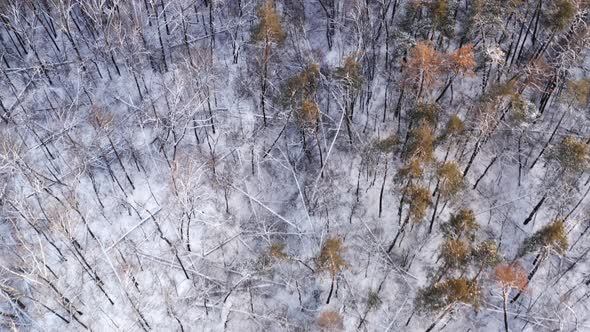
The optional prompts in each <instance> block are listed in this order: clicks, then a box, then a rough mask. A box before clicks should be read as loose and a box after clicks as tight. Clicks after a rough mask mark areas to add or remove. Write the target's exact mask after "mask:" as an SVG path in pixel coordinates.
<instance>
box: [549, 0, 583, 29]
mask: <svg viewBox="0 0 590 332" xmlns="http://www.w3.org/2000/svg"><path fill="white" fill-rule="evenodd" d="M576 12H577V10H576V5H575V4H574V3H573V2H572V1H571V0H556V1H554V2H553V6H552V8H551V10H550V12H549V13H548V15H547V16H548V21H549V22H550V23H549V24H550V26H551V27H552V28H553V29H555V30H556V31H562V30H564V29H565V28H567V27H568V25H569V24H570V23H571V21H572V20H573V19H574V16H575V15H576Z"/></svg>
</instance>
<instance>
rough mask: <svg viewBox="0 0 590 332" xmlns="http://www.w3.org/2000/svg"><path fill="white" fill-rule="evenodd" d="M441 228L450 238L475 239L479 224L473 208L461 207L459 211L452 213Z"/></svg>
mask: <svg viewBox="0 0 590 332" xmlns="http://www.w3.org/2000/svg"><path fill="white" fill-rule="evenodd" d="M441 229H442V231H443V234H444V235H445V236H446V237H448V238H453V239H460V238H467V239H469V240H470V241H474V240H475V233H476V232H477V230H478V229H479V225H478V224H477V221H476V220H475V213H473V210H469V209H460V210H459V211H458V212H457V213H455V214H451V218H449V221H448V222H446V223H443V224H442V225H441Z"/></svg>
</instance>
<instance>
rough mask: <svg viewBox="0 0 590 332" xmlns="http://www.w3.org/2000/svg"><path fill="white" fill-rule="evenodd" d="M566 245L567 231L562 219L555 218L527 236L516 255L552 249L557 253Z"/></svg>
mask: <svg viewBox="0 0 590 332" xmlns="http://www.w3.org/2000/svg"><path fill="white" fill-rule="evenodd" d="M567 247H568V240H567V233H566V230H565V225H564V222H563V220H561V219H556V220H554V221H553V222H552V223H550V224H549V225H546V226H545V227H543V228H541V229H540V230H538V231H537V232H535V233H534V234H533V235H531V236H530V237H529V238H527V239H526V240H525V241H524V242H523V244H522V246H521V247H520V249H519V251H518V257H522V256H524V255H526V254H529V253H535V252H543V253H548V252H549V251H554V252H556V253H557V254H558V255H561V254H563V253H564V252H565V250H566V249H567Z"/></svg>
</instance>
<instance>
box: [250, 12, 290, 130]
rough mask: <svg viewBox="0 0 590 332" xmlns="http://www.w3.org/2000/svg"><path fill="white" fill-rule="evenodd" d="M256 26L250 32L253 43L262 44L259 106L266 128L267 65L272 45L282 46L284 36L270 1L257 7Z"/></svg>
mask: <svg viewBox="0 0 590 332" xmlns="http://www.w3.org/2000/svg"><path fill="white" fill-rule="evenodd" d="M257 15H258V19H259V23H258V25H256V26H254V28H253V30H252V40H253V41H254V42H255V43H262V57H261V60H260V62H261V67H262V74H261V77H260V106H261V109H262V117H263V121H264V126H265V127H266V94H267V90H268V73H269V68H268V66H269V63H270V58H271V55H272V45H279V46H280V45H282V44H283V42H284V41H285V38H286V34H285V31H284V29H283V26H282V24H281V20H280V17H279V14H278V13H277V11H276V9H275V6H274V4H273V3H272V1H267V2H266V3H264V4H263V5H261V6H260V7H258V12H257Z"/></svg>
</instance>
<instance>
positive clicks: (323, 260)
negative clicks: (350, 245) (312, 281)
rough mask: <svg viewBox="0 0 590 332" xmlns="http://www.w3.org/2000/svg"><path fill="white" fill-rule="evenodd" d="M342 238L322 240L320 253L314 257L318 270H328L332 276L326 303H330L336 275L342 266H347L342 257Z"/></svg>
mask: <svg viewBox="0 0 590 332" xmlns="http://www.w3.org/2000/svg"><path fill="white" fill-rule="evenodd" d="M343 250H344V248H343V247H342V239H340V238H330V239H327V240H326V242H324V245H323V246H322V249H321V251H320V255H319V256H318V257H317V258H316V265H317V267H318V269H317V270H318V272H328V273H330V276H331V278H332V282H331V285H330V293H329V294H328V299H327V301H326V303H330V298H331V297H332V292H333V290H334V282H335V280H336V275H337V274H338V273H340V271H342V270H343V269H344V268H346V267H348V266H349V265H348V263H347V262H346V261H345V260H344V258H342V251H343Z"/></svg>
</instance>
